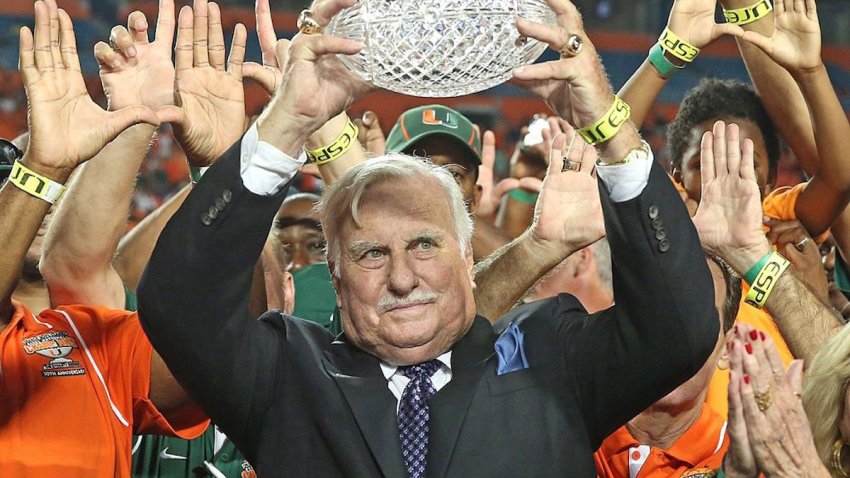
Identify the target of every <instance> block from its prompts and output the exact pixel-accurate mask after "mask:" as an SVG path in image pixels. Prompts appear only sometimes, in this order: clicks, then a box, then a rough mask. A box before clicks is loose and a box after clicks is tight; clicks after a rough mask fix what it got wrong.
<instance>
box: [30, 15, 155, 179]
mask: <svg viewBox="0 0 850 478" xmlns="http://www.w3.org/2000/svg"><path fill="white" fill-rule="evenodd" d="M35 19H36V27H35V35H34V36H33V33H31V32H30V30H29V29H28V28H26V27H25V28H23V29H21V35H20V68H21V74H22V77H23V80H24V85H25V87H26V91H27V98H28V101H29V128H30V144H29V148H28V151H27V155H28V157H30V158H35V159H36V160H37V161H38V163H39V164H40V165H42V166H46V167H49V168H52V169H54V170H56V171H62V172H70V171H71V170H73V169H74V168H75V167H76V166H77V165H79V164H80V163H82V162H84V161H86V160H88V159H91V158H92V157H93V156H94V155H95V154H97V153H98V152H99V151H100V150H101V149H102V148H103V147H104V146H105V145H106V144H107V143H108V142H109V141H111V140H113V139H114V138H115V137H116V136H118V134H120V133H121V132H122V131H124V129H126V128H128V127H129V126H131V125H133V124H137V123H140V122H148V123H151V124H158V120H157V115H156V113H154V111H153V110H151V109H149V108H145V107H143V106H139V105H137V106H133V107H128V108H124V109H121V110H119V111H115V112H107V111H104V110H103V109H102V108H100V107H99V106H98V105H97V104H95V102H94V101H92V99H91V97H89V95H88V92H87V91H86V86H85V83H84V82H83V76H82V73H81V72H80V62H79V57H78V56H77V50H76V39H75V36H74V29H73V25H72V23H71V19H70V17H68V14H67V13H65V12H64V11H60V10H58V9H57V7H56V3H55V2H54V1H53V0H50V1H49V2H44V1H37V2H36V3H35ZM80 125H85V127H80ZM60 175H61V174H60Z"/></svg>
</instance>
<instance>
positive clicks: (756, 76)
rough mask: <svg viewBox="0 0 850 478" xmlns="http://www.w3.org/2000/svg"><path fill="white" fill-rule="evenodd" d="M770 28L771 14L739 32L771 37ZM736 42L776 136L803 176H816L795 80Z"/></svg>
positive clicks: (728, 3) (730, 4) (744, 1)
mask: <svg viewBox="0 0 850 478" xmlns="http://www.w3.org/2000/svg"><path fill="white" fill-rule="evenodd" d="M720 3H721V4H722V5H723V7H724V8H727V9H735V8H743V7H749V6H751V5H752V4H753V3H755V1H754V0H721V2H720ZM773 25H774V14H773V13H770V14H768V15H767V16H765V17H763V18H761V19H759V20H757V21H755V22H753V23H750V24H748V25H744V26H743V27H742V28H743V29H744V30H747V31H754V32H758V33H761V34H762V35H765V36H767V37H770V36H772V35H773V31H774V27H773ZM736 41H737V42H738V49H739V50H740V51H741V57H743V59H744V64H745V65H746V67H747V71H748V72H749V74H750V78H751V79H752V81H753V85H754V86H755V88H756V91H757V92H758V94H759V96H760V97H761V99H762V102H763V103H764V107H765V109H767V113H768V115H769V116H770V118H771V119H772V120H773V123H774V125H775V126H776V129H777V130H778V131H779V134H780V135H781V136H782V138H783V139H784V140H785V142H786V143H788V145H789V146H790V147H791V150H792V151H793V152H794V155H795V156H796V157H797V160H798V161H799V162H800V165H801V166H802V167H803V170H804V171H806V174H808V175H810V176H813V175H815V174H817V172H818V169H819V161H818V154H817V148H816V147H815V137H814V134H813V133H812V120H811V118H810V117H809V114H808V109H807V107H806V102H805V100H804V99H803V95H802V93H801V92H800V88H799V87H798V86H797V84H796V82H795V81H794V78H793V77H792V76H791V74H790V73H788V71H787V70H785V68H783V67H782V66H780V65H779V64H777V63H776V62H774V61H773V60H772V59H771V58H770V56H768V55H767V54H766V53H765V52H763V51H762V50H761V49H760V48H759V47H757V46H755V45H753V44H752V43H750V42H748V41H746V40H742V39H740V38H739V39H737V40H736Z"/></svg>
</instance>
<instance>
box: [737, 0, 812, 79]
mask: <svg viewBox="0 0 850 478" xmlns="http://www.w3.org/2000/svg"><path fill="white" fill-rule="evenodd" d="M773 3H774V5H775V10H774V17H775V19H776V28H775V29H774V33H773V36H772V37H770V38H768V37H766V36H764V35H762V34H760V33H758V32H755V31H749V32H747V33H745V34H744V36H743V39H744V40H746V41H748V42H750V43H752V44H753V45H755V46H757V47H759V48H761V49H762V50H764V52H765V53H766V54H767V55H768V56H770V58H772V59H773V61H775V62H776V63H778V64H780V65H782V67H784V68H785V69H786V70H788V71H789V72H791V73H795V72H801V71H802V72H805V71H809V70H814V69H815V68H817V67H818V66H819V65H820V64H821V32H820V23H818V12H817V5H816V4H815V0H805V1H803V0H774V2H773Z"/></svg>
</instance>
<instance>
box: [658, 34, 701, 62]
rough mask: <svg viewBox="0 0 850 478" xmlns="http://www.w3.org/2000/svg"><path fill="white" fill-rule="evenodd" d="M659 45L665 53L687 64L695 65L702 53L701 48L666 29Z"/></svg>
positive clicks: (659, 40)
mask: <svg viewBox="0 0 850 478" xmlns="http://www.w3.org/2000/svg"><path fill="white" fill-rule="evenodd" d="M658 44H659V45H661V48H663V49H664V51H666V52H668V53H670V54H671V55H673V56H675V57H676V58H678V59H680V60H682V61H684V62H687V63H693V61H694V60H695V59H696V57H697V55H699V51H700V50H699V48H697V47H695V46H693V45H691V44H690V43H688V42H686V41H685V40H682V39H681V38H679V36H678V35H676V34H675V33H673V32H672V31H671V30H670V29H669V28H665V29H664V31H663V32H662V33H661V38H659V39H658Z"/></svg>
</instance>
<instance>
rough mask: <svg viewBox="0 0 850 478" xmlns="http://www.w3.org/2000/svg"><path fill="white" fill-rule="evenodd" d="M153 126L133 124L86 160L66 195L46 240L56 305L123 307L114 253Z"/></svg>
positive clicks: (45, 265) (46, 269) (45, 271)
mask: <svg viewBox="0 0 850 478" xmlns="http://www.w3.org/2000/svg"><path fill="white" fill-rule="evenodd" d="M153 133H154V128H153V127H152V126H149V125H139V126H134V127H132V128H130V129H128V130H126V131H124V132H123V133H121V135H120V136H119V137H118V138H116V139H115V140H114V141H113V142H111V143H109V144H108V145H106V147H105V148H103V149H102V150H101V151H100V153H98V155H97V156H95V157H94V158H92V159H91V160H90V161H89V162H88V163H87V164H85V165H84V166H83V167H82V168H81V170H80V172H79V173H78V174H77V175H76V177H75V178H74V179H73V181H72V184H71V185H70V187H69V188H68V191H67V193H66V194H65V196H64V197H63V198H62V201H61V202H60V205H59V208H58V210H57V211H56V217H55V218H54V219H53V222H52V224H51V227H50V231H49V233H48V235H47V238H46V240H45V245H44V257H43V258H42V262H41V271H42V275H43V276H44V278H45V281H46V282H47V286H48V289H49V290H50V295H51V303H52V304H53V305H54V306H56V305H61V304H72V303H91V304H97V305H101V306H105V307H110V308H123V306H124V290H123V287H122V286H121V280H120V278H119V277H117V274H116V273H115V271H114V269H113V268H112V258H113V256H114V255H115V250H116V248H117V247H118V241H119V240H120V239H121V236H122V234H123V233H124V231H125V228H126V223H127V215H128V213H129V207H130V197H131V195H132V192H133V186H134V184H135V177H136V175H137V174H138V171H139V166H140V164H141V162H142V160H143V159H144V157H145V152H146V150H147V147H148V144H149V143H150V140H151V137H152V136H153Z"/></svg>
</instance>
